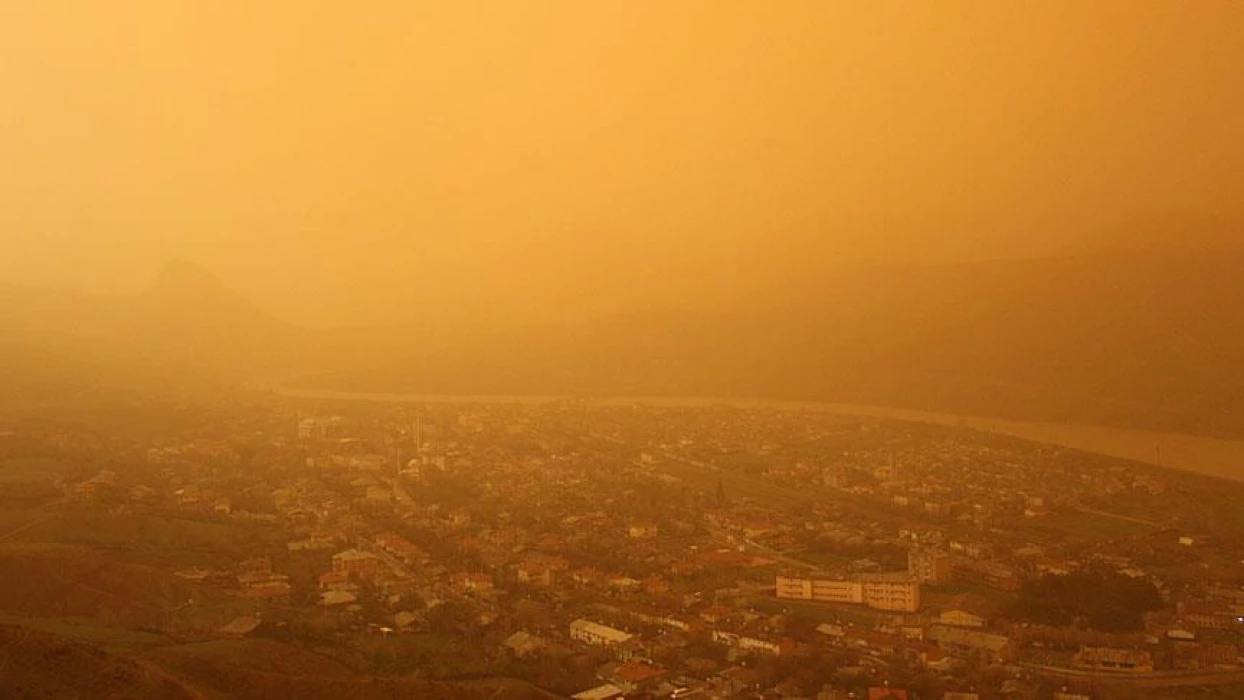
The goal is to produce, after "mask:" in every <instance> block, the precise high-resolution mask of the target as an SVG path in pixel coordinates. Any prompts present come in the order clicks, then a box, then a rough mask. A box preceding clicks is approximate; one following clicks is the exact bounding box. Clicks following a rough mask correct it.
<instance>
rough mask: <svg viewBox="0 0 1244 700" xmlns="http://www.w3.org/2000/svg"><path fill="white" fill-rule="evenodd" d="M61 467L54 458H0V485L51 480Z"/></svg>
mask: <svg viewBox="0 0 1244 700" xmlns="http://www.w3.org/2000/svg"><path fill="white" fill-rule="evenodd" d="M62 469H63V466H62V465H61V463H60V462H57V461H56V460H54V459H4V460H0V485H3V484H21V483H27V482H31V481H51V480H52V479H54V478H56V476H58V475H59V474H60V472H61V470H62Z"/></svg>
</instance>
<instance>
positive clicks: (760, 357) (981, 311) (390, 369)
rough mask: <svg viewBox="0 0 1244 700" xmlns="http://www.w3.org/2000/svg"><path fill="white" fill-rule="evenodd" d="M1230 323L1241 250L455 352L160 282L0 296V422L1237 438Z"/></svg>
mask: <svg viewBox="0 0 1244 700" xmlns="http://www.w3.org/2000/svg"><path fill="white" fill-rule="evenodd" d="M1216 235H1217V234H1216ZM1240 317H1244V251H1236V250H1230V249H1226V248H1222V249H1218V250H1209V251H1203V250H1200V249H1199V247H1198V246H1192V247H1190V248H1188V249H1183V250H1162V251H1152V250H1137V251H1126V252H1108V253H1097V254H1092V255H1088V254H1085V255H1073V256H1064V257H1055V258H1046V259H1031V260H1003V261H987V262H973V263H960V264H948V265H903V266H896V265H889V266H886V265H873V266H856V267H853V268H845V269H839V270H836V271H827V272H826V274H825V275H824V276H822V278H820V279H818V280H814V281H809V282H804V283H800V282H797V281H788V282H787V283H786V284H785V285H784V286H783V287H782V288H781V290H780V292H779V293H775V294H774V295H772V296H771V297H770V298H768V299H765V300H758V301H756V302H755V303H752V304H750V305H746V306H740V307H739V308H736V309H733V310H731V311H730V312H729V313H721V314H715V315H714V314H701V313H689V312H685V313H679V312H664V313H640V314H630V315H625V316H615V317H611V318H605V319H600V320H597V321H594V322H591V323H583V324H575V325H565V326H542V327H510V328H501V329H492V330H483V329H479V328H471V329H466V330H458V331H453V332H449V331H446V330H444V329H436V328H432V327H414V326H411V327H387V328H380V327H375V328H356V329H338V330H335V331H326V332H318V331H316V332H313V331H309V330H306V329H302V328H298V327H295V326H293V325H290V324H287V323H285V322H283V321H281V320H279V319H276V318H273V317H272V316H270V315H268V314H266V313H265V312H263V311H262V310H260V309H258V308H256V307H255V306H254V305H253V304H251V303H250V302H249V301H247V300H245V299H243V298H242V297H240V296H238V295H236V294H235V293H233V292H231V291H230V290H229V289H228V288H227V287H226V286H225V285H223V284H222V283H220V281H219V280H217V279H216V278H215V277H213V276H212V275H211V274H210V273H208V272H206V271H204V270H202V269H201V268H198V267H197V266H194V265H191V264H188V263H176V264H173V265H171V266H170V267H169V268H168V269H166V270H165V271H164V272H163V273H162V274H161V275H160V277H159V278H158V280H157V282H156V283H155V284H154V285H153V286H152V287H151V288H150V289H148V290H147V291H146V292H144V293H142V294H138V295H132V296H129V297H93V296H88V295H78V294H71V293H61V292H47V291H42V290H29V289H15V288H8V289H3V288H0V384H3V385H4V386H5V388H6V389H7V391H6V392H0V408H3V407H5V405H6V404H7V405H26V404H29V403H32V402H34V403H42V404H46V403H48V402H49V401H52V400H59V401H61V402H62V403H64V402H72V403H76V402H80V401H84V400H94V399H98V398H99V397H101V396H111V397H114V398H115V399H118V400H130V399H131V398H132V397H134V396H135V395H153V394H166V395H171V396H187V395H195V394H196V393H200V392H204V391H209V390H214V389H218V388H219V387H220V386H222V385H229V384H235V383H238V382H246V381H258V382H264V383H273V382H278V381H279V382H284V383H286V384H289V385H291V386H299V387H304V388H319V389H332V390H339V391H377V392H410V393H453V394H462V393H485V394H511V393H517V394H568V395H667V396H669V395H697V396H722V397H756V398H788V399H805V400H825V401H834V402H848V403H869V404H878V405H886V406H893V407H899V408H912V409H922V410H931V411H940V412H947V413H972V414H979V415H989V416H999V417H1008V418H1016V419H1032V420H1051V421H1072V422H1085V423H1101V424H1108V425H1119V426H1125V427H1134V428H1150V429H1161V430H1171V431H1178V432H1187V433H1192V434H1200V435H1217V436H1244V375H1242V374H1241V373H1240V371H1239V368H1240V367H1241V366H1244V326H1242V325H1241V324H1240V322H1239V318H1240Z"/></svg>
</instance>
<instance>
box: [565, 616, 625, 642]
mask: <svg viewBox="0 0 1244 700" xmlns="http://www.w3.org/2000/svg"><path fill="white" fill-rule="evenodd" d="M633 636H634V635H632V634H630V633H627V632H623V631H622V630H618V629H614V628H612V627H609V626H607V625H602V624H600V623H597V622H592V621H591V620H584V619H578V620H575V621H574V622H572V623H570V638H571V639H575V640H578V641H580V642H584V643H587V644H595V645H598V646H613V645H615V644H622V643H623V642H627V641H630V639H631V637H633Z"/></svg>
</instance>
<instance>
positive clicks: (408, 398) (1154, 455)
mask: <svg viewBox="0 0 1244 700" xmlns="http://www.w3.org/2000/svg"><path fill="white" fill-rule="evenodd" d="M274 391H276V392H277V393H279V394H281V395H282V396H286V397H289V398H303V399H320V400H327V401H381V402H388V403H481V404H484V403H548V402H552V401H560V400H563V399H565V398H566V397H563V396H535V395H524V396H510V395H461V396H454V395H441V394H385V393H360V392H345V391H318V390H304V389H289V388H284V387H281V388H276V389H274ZM591 402H592V403H596V404H601V405H632V404H645V405H650V406H713V405H718V406H721V405H728V406H735V407H740V408H780V409H788V410H804V411H824V412H828V413H838V414H844V415H853V416H873V417H877V418H893V419H898V420H907V421H915V422H920V423H932V424H937V425H949V426H956V427H963V428H971V429H973V430H980V431H983V432H990V433H998V434H1002V435H1011V436H1014V437H1018V438H1024V439H1026V440H1033V441H1036V442H1043V443H1048V444H1053V445H1062V446H1064V447H1071V448H1075V449H1078V450H1084V451H1086V452H1095V453H1098V454H1103V455H1109V456H1111V457H1120V458H1123V459H1131V460H1136V461H1139V462H1147V463H1150V464H1158V465H1160V466H1163V467H1170V468H1172V469H1181V470H1184V471H1190V472H1196V473H1199V474H1207V475H1210V476H1217V477H1221V478H1225V479H1232V480H1236V481H1244V440H1221V439H1218V438H1209V437H1200V436H1196V435H1184V434H1180V433H1161V432H1153V431H1147V430H1129V429H1126V428H1111V427H1105V426H1100V425H1081V424H1071V423H1035V422H1030V421H1015V420H1004V419H1001V418H990V417H986V416H966V415H955V414H949V413H934V412H930V411H915V410H909V409H902V408H887V407H883V406H861V405H855V404H840V403H818V402H809V401H779V400H760V399H715V398H702V397H680V396H679V397H641V396H624V397H613V398H608V399H593V400H591Z"/></svg>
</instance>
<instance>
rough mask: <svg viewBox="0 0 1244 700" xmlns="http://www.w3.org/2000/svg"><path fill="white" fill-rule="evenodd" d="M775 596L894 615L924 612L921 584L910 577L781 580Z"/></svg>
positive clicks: (886, 576)
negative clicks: (921, 610) (921, 608)
mask: <svg viewBox="0 0 1244 700" xmlns="http://www.w3.org/2000/svg"><path fill="white" fill-rule="evenodd" d="M775 592H776V593H777V597H779V598H787V599H790V600H813V601H817V602H820V603H850V604H855V605H867V606H868V607H870V608H874V609H877V610H890V611H894V612H916V611H917V610H919V609H920V583H919V582H918V581H916V580H914V579H912V578H910V577H909V576H907V575H906V574H898V575H888V574H881V575H874V576H861V577H858V578H855V579H811V578H798V577H792V576H778V577H777V581H776V584H775Z"/></svg>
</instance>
